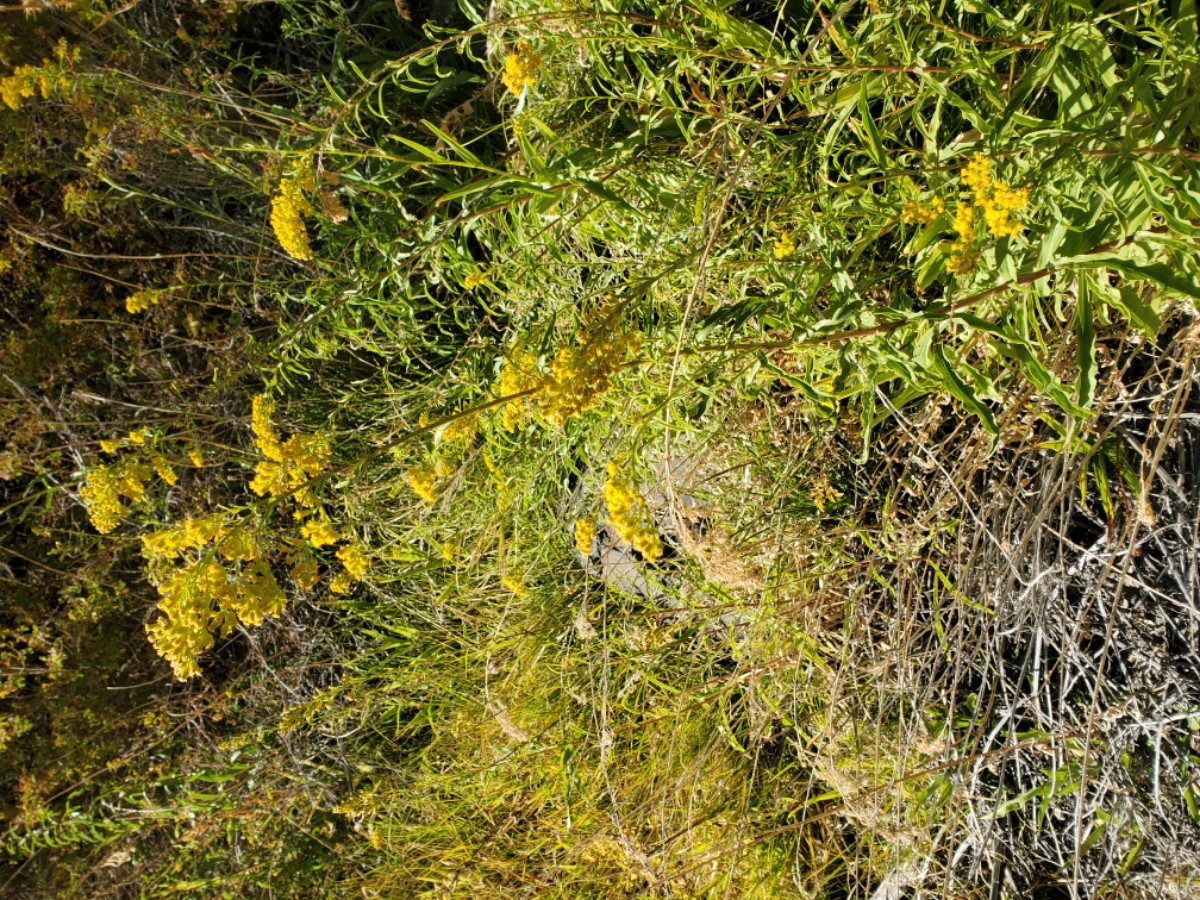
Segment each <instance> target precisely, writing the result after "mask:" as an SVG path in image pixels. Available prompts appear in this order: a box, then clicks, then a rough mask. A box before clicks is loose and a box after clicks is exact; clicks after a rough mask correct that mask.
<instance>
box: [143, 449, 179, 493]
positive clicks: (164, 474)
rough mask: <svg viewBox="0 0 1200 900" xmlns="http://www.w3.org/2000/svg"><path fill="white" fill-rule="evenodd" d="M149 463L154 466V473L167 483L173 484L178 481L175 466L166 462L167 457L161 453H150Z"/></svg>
mask: <svg viewBox="0 0 1200 900" xmlns="http://www.w3.org/2000/svg"><path fill="white" fill-rule="evenodd" d="M150 465H152V466H154V474H156V475H157V476H158V477H159V478H161V479H162V480H163V481H165V482H166V483H167V484H170V485H174V484H175V483H176V482H178V481H179V476H178V475H177V474H175V467H174V466H172V465H171V464H170V463H169V462H167V458H166V457H165V456H163V455H162V454H161V453H151V454H150Z"/></svg>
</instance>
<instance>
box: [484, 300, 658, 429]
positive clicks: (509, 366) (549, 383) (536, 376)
mask: <svg viewBox="0 0 1200 900" xmlns="http://www.w3.org/2000/svg"><path fill="white" fill-rule="evenodd" d="M639 346H640V341H639V339H638V335H637V333H636V332H634V331H632V330H629V329H625V328H622V327H621V321H620V309H619V308H618V307H617V305H616V304H615V303H614V302H612V301H609V302H606V303H604V304H603V305H601V306H600V307H598V308H597V309H596V310H595V312H594V313H593V314H592V315H591V316H589V318H588V320H587V321H586V322H585V323H584V325H583V327H582V328H581V329H580V331H579V334H578V336H577V342H576V343H574V344H568V345H566V346H564V347H562V348H561V349H560V350H559V351H558V353H557V354H555V357H554V361H553V362H552V363H551V364H550V371H549V372H548V373H547V374H545V375H543V374H541V373H540V372H539V371H538V368H537V361H536V358H535V357H534V355H533V354H532V353H529V352H528V351H526V350H525V349H524V348H523V347H521V346H520V345H519V344H518V345H516V346H514V347H513V349H512V351H511V352H510V354H509V357H508V358H507V359H506V360H505V361H504V365H503V366H502V367H501V369H500V384H499V392H500V396H502V397H508V396H513V395H515V394H521V393H524V392H527V391H531V392H533V393H532V394H531V396H529V397H521V398H518V399H515V400H511V401H509V402H508V403H506V404H505V405H504V410H503V412H502V414H501V424H502V425H503V426H504V428H505V430H506V431H512V430H513V429H514V428H515V427H516V426H517V425H519V424H520V423H521V421H522V420H523V419H524V418H525V415H526V413H527V411H528V407H529V405H531V404H532V405H533V407H534V408H536V409H537V410H538V411H539V412H540V413H541V414H542V415H543V416H544V417H545V418H546V421H548V422H549V423H550V424H551V425H555V426H558V427H562V425H563V424H564V423H565V422H566V421H567V420H568V419H569V418H571V417H572V416H575V415H578V414H579V413H582V412H584V411H586V410H588V409H590V408H591V407H593V406H595V405H596V404H597V403H598V402H599V401H600V398H601V397H602V396H603V395H604V394H605V392H606V391H607V390H608V389H609V387H610V386H611V383H612V379H613V378H614V377H615V375H616V373H617V371H618V369H619V368H620V365H621V361H622V360H623V359H624V358H625V355H626V354H627V353H630V352H637V349H638V347H639Z"/></svg>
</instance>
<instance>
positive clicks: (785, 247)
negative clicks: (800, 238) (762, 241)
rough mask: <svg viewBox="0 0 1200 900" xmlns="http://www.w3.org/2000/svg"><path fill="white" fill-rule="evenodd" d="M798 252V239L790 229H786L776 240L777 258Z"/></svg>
mask: <svg viewBox="0 0 1200 900" xmlns="http://www.w3.org/2000/svg"><path fill="white" fill-rule="evenodd" d="M795 252H796V241H795V240H794V239H793V238H792V233H791V232H790V231H785V232H784V233H783V234H781V235H780V236H779V240H777V241H776V242H775V258H776V259H784V258H786V257H788V256H791V255H792V254H793V253H795Z"/></svg>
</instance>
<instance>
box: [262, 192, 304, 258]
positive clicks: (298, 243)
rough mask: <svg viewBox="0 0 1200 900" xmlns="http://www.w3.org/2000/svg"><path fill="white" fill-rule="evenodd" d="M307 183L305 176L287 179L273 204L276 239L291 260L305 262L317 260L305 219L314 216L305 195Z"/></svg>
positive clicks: (272, 220)
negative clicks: (313, 253)
mask: <svg viewBox="0 0 1200 900" xmlns="http://www.w3.org/2000/svg"><path fill="white" fill-rule="evenodd" d="M308 180H311V175H310V176H309V179H308ZM305 183H306V179H305V178H304V176H303V175H301V174H298V173H297V174H293V175H290V176H285V177H284V178H283V179H282V180H281V181H280V182H279V193H278V194H276V195H275V198H274V199H273V200H272V201H271V228H272V229H273V230H274V231H275V237H276V238H278V239H279V244H280V246H281V247H283V249H284V250H285V251H287V254H288V256H290V257H292V258H293V259H302V260H303V259H312V258H313V255H312V246H311V245H310V244H309V242H308V230H307V228H306V227H305V225H304V217H305V216H307V215H310V214H311V213H312V211H313V206H312V203H311V202H310V201H309V199H308V198H307V197H306V196H305V195H304V187H305Z"/></svg>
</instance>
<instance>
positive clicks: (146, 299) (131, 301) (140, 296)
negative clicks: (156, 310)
mask: <svg viewBox="0 0 1200 900" xmlns="http://www.w3.org/2000/svg"><path fill="white" fill-rule="evenodd" d="M161 299H162V295H161V294H160V293H159V292H157V291H136V292H135V293H132V294H130V295H129V296H128V297H126V298H125V309H126V310H127V311H128V312H131V313H140V312H145V311H146V310H148V309H149V308H150V307H152V306H154V305H155V304H157V303H158V301H159V300H161Z"/></svg>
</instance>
